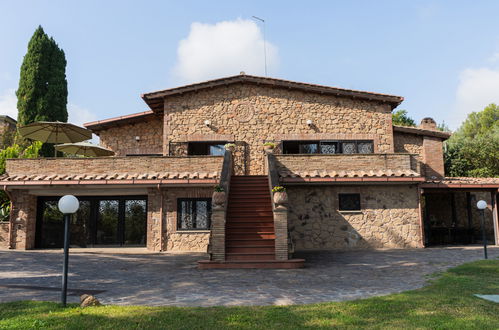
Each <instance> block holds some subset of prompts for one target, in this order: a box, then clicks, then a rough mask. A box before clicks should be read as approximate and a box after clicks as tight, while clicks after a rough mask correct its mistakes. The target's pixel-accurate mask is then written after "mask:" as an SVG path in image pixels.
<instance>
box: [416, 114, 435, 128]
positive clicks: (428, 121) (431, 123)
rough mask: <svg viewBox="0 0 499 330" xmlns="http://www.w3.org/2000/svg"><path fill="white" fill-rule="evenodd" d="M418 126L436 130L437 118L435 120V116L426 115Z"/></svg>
mask: <svg viewBox="0 0 499 330" xmlns="http://www.w3.org/2000/svg"><path fill="white" fill-rule="evenodd" d="M418 127H419V128H422V129H429V130H431V131H436V130H437V123H436V122H435V120H433V118H430V117H426V118H423V120H421V124H419V126H418Z"/></svg>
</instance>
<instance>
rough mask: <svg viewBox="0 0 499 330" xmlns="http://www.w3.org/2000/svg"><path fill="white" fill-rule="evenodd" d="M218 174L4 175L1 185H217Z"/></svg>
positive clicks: (0, 179)
mask: <svg viewBox="0 0 499 330" xmlns="http://www.w3.org/2000/svg"><path fill="white" fill-rule="evenodd" d="M218 176H219V175H218V172H160V173H132V174H130V173H112V174H99V175H85V174H77V175H57V174H52V175H43V174H42V175H11V176H9V175H2V176H0V185H4V186H25V185H103V184H105V185H114V184H119V185H123V184H127V185H130V184H149V185H150V184H185V183H191V184H192V183H206V184H208V183H209V184H212V183H217V182H218V181H217V179H218Z"/></svg>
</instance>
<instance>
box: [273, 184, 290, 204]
mask: <svg viewBox="0 0 499 330" xmlns="http://www.w3.org/2000/svg"><path fill="white" fill-rule="evenodd" d="M272 192H273V193H274V196H273V198H274V204H275V205H276V206H279V205H286V204H288V194H287V193H286V188H284V187H282V186H275V187H274V188H272Z"/></svg>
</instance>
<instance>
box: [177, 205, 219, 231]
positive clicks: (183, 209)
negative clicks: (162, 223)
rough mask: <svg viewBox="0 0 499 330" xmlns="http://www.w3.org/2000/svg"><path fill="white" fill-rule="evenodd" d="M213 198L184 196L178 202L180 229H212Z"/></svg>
mask: <svg viewBox="0 0 499 330" xmlns="http://www.w3.org/2000/svg"><path fill="white" fill-rule="evenodd" d="M210 222H211V198H182V199H178V204H177V229H178V230H206V229H210Z"/></svg>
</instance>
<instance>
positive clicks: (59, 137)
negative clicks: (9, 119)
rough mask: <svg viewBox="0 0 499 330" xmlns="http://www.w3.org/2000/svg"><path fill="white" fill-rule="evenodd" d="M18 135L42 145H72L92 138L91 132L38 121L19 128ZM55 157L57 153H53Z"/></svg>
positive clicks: (56, 123) (70, 125)
mask: <svg viewBox="0 0 499 330" xmlns="http://www.w3.org/2000/svg"><path fill="white" fill-rule="evenodd" d="M19 133H20V134H21V135H22V136H23V137H25V138H27V139H31V140H36V141H41V142H44V143H73V142H81V141H85V140H88V139H91V138H92V131H91V130H89V129H86V128H83V127H80V126H76V125H73V124H70V123H63V122H60V121H38V122H34V123H31V124H28V125H25V126H22V127H19ZM54 153H55V155H54V156H55V157H57V152H56V151H54Z"/></svg>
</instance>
